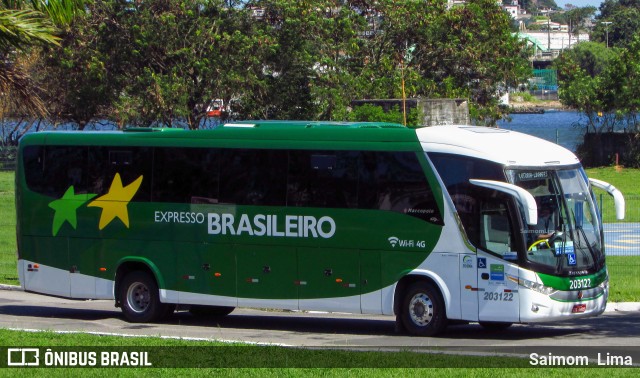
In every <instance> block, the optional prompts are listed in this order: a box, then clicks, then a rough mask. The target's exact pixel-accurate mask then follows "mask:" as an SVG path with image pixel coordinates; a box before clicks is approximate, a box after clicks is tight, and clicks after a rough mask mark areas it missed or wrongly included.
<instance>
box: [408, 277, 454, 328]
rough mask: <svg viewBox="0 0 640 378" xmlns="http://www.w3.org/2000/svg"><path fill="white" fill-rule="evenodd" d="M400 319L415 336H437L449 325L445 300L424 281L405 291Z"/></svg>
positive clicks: (434, 288) (435, 289)
mask: <svg viewBox="0 0 640 378" xmlns="http://www.w3.org/2000/svg"><path fill="white" fill-rule="evenodd" d="M400 319H401V321H402V324H403V325H404V328H405V329H406V330H407V331H408V332H409V333H410V334H411V335H415V336H435V335H437V334H438V333H440V332H442V331H443V330H444V328H445V327H446V325H447V317H446V314H445V309H444V300H443V299H442V295H441V294H440V291H439V290H438V289H437V288H436V287H434V286H433V285H432V284H430V283H428V282H424V281H420V282H416V283H413V284H412V285H411V286H409V287H408V288H407V290H406V291H405V294H404V297H403V301H402V308H401V310H400Z"/></svg>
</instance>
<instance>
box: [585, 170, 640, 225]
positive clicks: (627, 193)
mask: <svg viewBox="0 0 640 378" xmlns="http://www.w3.org/2000/svg"><path fill="white" fill-rule="evenodd" d="M586 171H587V175H588V176H589V177H591V178H595V179H598V180H602V181H606V182H608V183H609V184H612V185H613V186H615V187H616V188H617V189H618V190H620V191H621V192H622V194H623V195H624V197H625V202H626V214H625V219H624V222H640V169H636V168H615V167H601V168H589V169H587V170H586ZM595 193H596V197H597V198H598V199H600V198H602V201H603V202H602V206H601V208H602V218H603V220H604V222H605V223H613V222H617V220H616V218H615V210H614V209H615V208H614V206H613V198H612V197H611V196H610V195H608V194H607V193H606V192H604V191H602V190H600V189H596V190H595Z"/></svg>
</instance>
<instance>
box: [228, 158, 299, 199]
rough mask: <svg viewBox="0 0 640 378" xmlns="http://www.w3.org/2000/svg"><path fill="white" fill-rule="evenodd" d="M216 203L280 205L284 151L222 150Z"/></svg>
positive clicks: (285, 163) (285, 166)
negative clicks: (217, 200)
mask: <svg viewBox="0 0 640 378" xmlns="http://www.w3.org/2000/svg"><path fill="white" fill-rule="evenodd" d="M220 152H221V160H220V202H222V203H229V204H236V205H255V206H284V205H285V200H286V197H285V196H286V180H287V175H286V172H287V171H286V169H287V151H284V150H257V149H256V150H252V149H222V150H220Z"/></svg>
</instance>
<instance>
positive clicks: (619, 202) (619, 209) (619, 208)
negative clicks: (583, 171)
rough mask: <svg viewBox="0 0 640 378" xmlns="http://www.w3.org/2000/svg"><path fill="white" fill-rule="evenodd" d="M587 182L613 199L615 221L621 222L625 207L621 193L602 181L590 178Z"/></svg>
mask: <svg viewBox="0 0 640 378" xmlns="http://www.w3.org/2000/svg"><path fill="white" fill-rule="evenodd" d="M589 182H590V183H591V185H593V186H595V187H596V188H599V189H602V190H604V191H606V192H607V193H609V194H610V195H611V196H612V197H613V203H614V205H615V207H616V219H617V220H623V219H624V206H625V205H624V196H623V195H622V192H620V191H619V190H618V189H616V187H615V186H613V185H611V184H609V183H608V182H604V181H601V180H596V179H592V178H590V179H589Z"/></svg>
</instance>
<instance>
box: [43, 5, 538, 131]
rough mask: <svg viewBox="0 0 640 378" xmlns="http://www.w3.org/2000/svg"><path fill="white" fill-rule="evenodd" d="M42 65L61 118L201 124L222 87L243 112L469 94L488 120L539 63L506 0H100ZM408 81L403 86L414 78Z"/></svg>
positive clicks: (331, 112)
mask: <svg viewBox="0 0 640 378" xmlns="http://www.w3.org/2000/svg"><path fill="white" fill-rule="evenodd" d="M88 9H89V10H88V12H87V14H86V15H85V16H84V17H82V18H79V19H78V20H76V22H74V23H73V25H72V26H71V27H70V28H69V29H68V30H67V31H66V32H65V34H64V35H63V38H62V40H61V42H60V44H61V46H60V47H56V46H53V47H49V48H47V49H45V59H43V60H42V65H41V66H40V67H39V72H40V75H39V76H38V77H39V79H40V80H41V81H40V83H41V85H42V87H43V88H45V89H46V94H47V97H46V99H47V104H48V106H49V107H50V108H51V109H54V110H55V111H53V112H52V113H53V114H54V115H55V117H56V118H57V121H58V122H67V121H73V122H75V123H76V124H77V125H78V127H79V128H83V127H85V125H86V124H88V123H89V122H92V121H95V120H97V119H109V120H112V121H115V122H118V124H120V125H125V124H128V125H141V126H150V125H163V126H175V125H179V126H183V125H187V126H188V127H190V128H198V127H202V126H203V125H204V123H205V120H206V118H205V116H206V113H205V106H206V104H207V103H208V102H209V101H210V100H212V99H223V100H224V102H225V104H229V103H231V104H232V106H233V112H234V113H235V114H236V115H237V116H238V117H239V118H262V119H267V118H279V119H294V118H298V119H299V118H307V119H329V120H340V119H346V118H347V116H348V111H349V106H350V102H351V100H353V99H363V98H364V99H367V98H399V97H401V96H402V95H403V90H404V92H405V95H406V96H407V97H464V98H469V99H470V102H471V104H472V109H473V115H474V117H475V119H476V120H478V122H479V123H492V122H493V121H495V120H496V119H498V118H500V117H501V116H502V110H501V109H500V108H499V107H498V101H497V98H498V97H499V95H500V94H501V93H502V92H504V91H505V90H506V88H507V86H509V85H516V84H519V83H522V82H524V81H526V79H527V78H528V76H529V75H530V69H529V63H528V60H527V54H526V50H525V45H524V43H523V42H521V41H519V40H518V39H517V37H515V36H513V35H512V33H511V30H510V26H511V24H510V19H509V17H508V16H507V15H506V14H505V13H504V12H501V11H500V9H499V7H498V6H497V4H496V3H495V2H494V1H493V0H471V1H469V2H468V3H467V5H465V6H461V7H453V8H451V9H449V8H447V3H446V1H444V0H425V1H413V0H400V1H392V0H376V1H373V0H352V1H344V0H320V1H311V0H305V1H293V0H253V1H222V0H147V1H140V2H131V1H128V0H112V1H102V2H95V3H92V4H90V5H89V6H88ZM403 83H404V86H403V85H402V84H403Z"/></svg>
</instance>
